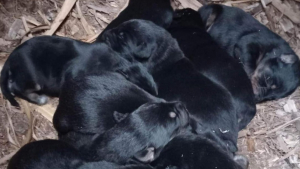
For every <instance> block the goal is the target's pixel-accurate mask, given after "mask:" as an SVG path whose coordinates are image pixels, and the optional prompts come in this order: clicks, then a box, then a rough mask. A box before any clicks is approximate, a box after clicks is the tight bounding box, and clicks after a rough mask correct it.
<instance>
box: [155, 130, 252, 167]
mask: <svg viewBox="0 0 300 169" xmlns="http://www.w3.org/2000/svg"><path fill="white" fill-rule="evenodd" d="M152 165H153V166H155V167H156V168H157V169H163V168H166V167H168V166H173V167H177V168H230V169H247V167H248V160H247V159H246V158H245V157H243V156H240V155H238V156H233V155H232V154H229V153H228V152H226V151H224V149H223V148H221V147H220V146H219V145H218V144H217V143H216V142H214V141H211V140H210V139H207V138H206V137H203V136H201V135H194V134H188V133H186V134H182V135H178V136H177V137H175V138H174V139H172V140H171V141H170V142H169V143H168V144H167V145H166V146H165V147H164V148H163V150H162V152H161V153H160V156H159V157H158V159H157V160H155V161H154V162H153V163H152Z"/></svg>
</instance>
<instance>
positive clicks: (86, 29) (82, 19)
mask: <svg viewBox="0 0 300 169" xmlns="http://www.w3.org/2000/svg"><path fill="white" fill-rule="evenodd" d="M76 9H77V12H78V17H79V19H80V21H81V24H82V26H83V28H84V30H85V32H86V33H87V34H89V35H93V32H92V31H91V30H90V29H89V24H88V22H87V21H86V20H85V18H84V17H83V14H82V12H81V9H80V6H79V1H77V2H76Z"/></svg>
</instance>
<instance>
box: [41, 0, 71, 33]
mask: <svg viewBox="0 0 300 169" xmlns="http://www.w3.org/2000/svg"><path fill="white" fill-rule="evenodd" d="M76 1H77V0H65V2H64V4H63V6H62V8H61V10H60V12H59V13H58V15H57V16H56V18H55V20H54V21H53V23H52V25H51V28H50V30H48V31H46V32H45V35H53V34H54V33H55V31H56V30H57V29H58V27H59V26H60V24H61V23H62V22H63V21H64V19H65V18H66V17H67V15H68V14H69V12H70V11H71V9H72V8H73V6H74V5H75V3H76Z"/></svg>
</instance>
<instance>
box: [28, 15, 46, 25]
mask: <svg viewBox="0 0 300 169" xmlns="http://www.w3.org/2000/svg"><path fill="white" fill-rule="evenodd" d="M25 19H26V21H27V22H30V23H31V24H33V25H35V26H40V25H42V24H41V23H40V22H38V21H37V20H35V19H32V18H28V17H25Z"/></svg>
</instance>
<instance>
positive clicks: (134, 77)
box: [116, 63, 158, 95]
mask: <svg viewBox="0 0 300 169" xmlns="http://www.w3.org/2000/svg"><path fill="white" fill-rule="evenodd" d="M116 71H117V72H119V73H121V74H122V75H123V76H124V77H125V78H126V79H127V80H129V81H130V82H132V83H134V84H136V85H137V86H139V87H140V88H142V89H144V90H146V91H147V92H149V93H150V94H153V95H157V94H158V89H157V85H156V83H155V81H154V79H153V77H152V75H150V74H149V72H148V71H147V70H146V68H145V67H144V66H143V65H142V64H140V63H134V64H132V65H129V66H126V67H122V68H119V69H117V70H116Z"/></svg>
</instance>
